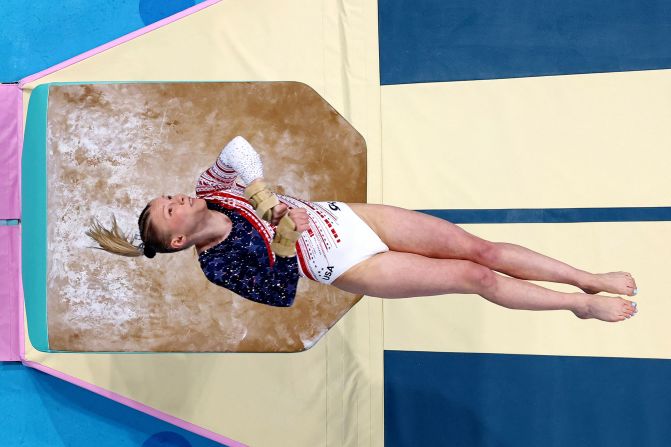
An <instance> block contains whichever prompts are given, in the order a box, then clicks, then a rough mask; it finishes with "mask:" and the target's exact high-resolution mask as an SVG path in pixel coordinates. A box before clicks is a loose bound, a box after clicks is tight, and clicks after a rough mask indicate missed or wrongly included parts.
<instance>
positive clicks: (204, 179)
mask: <svg viewBox="0 0 671 447" xmlns="http://www.w3.org/2000/svg"><path fill="white" fill-rule="evenodd" d="M238 176H239V177H240V179H241V180H242V181H243V182H244V183H245V185H250V184H252V183H253V182H254V181H257V180H262V179H263V162H262V161H261V157H260V156H259V154H258V152H256V151H255V150H254V148H253V147H252V145H251V144H249V142H247V140H245V139H244V138H243V137H241V136H237V137H235V138H233V139H232V140H231V141H230V142H229V143H228V144H227V145H226V146H224V149H222V151H221V153H220V154H219V156H218V157H217V160H216V161H215V162H214V164H213V165H212V166H211V167H210V168H209V169H208V170H207V171H205V172H203V173H202V174H200V177H199V178H198V183H197V184H196V192H197V193H198V194H199V195H200V194H207V193H209V192H212V191H225V190H227V189H230V188H231V187H233V186H234V185H235V179H236V178H237V177H238Z"/></svg>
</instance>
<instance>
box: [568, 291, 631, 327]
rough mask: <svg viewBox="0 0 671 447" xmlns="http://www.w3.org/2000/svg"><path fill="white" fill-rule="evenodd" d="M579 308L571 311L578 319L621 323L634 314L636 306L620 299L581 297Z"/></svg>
mask: <svg viewBox="0 0 671 447" xmlns="http://www.w3.org/2000/svg"><path fill="white" fill-rule="evenodd" d="M577 295H580V296H581V297H582V298H583V299H582V300H581V301H582V302H581V306H580V307H579V308H578V309H575V310H573V313H574V314H575V315H576V317H578V318H583V319H586V318H596V319H598V320H602V321H622V320H624V319H626V318H630V317H633V316H634V314H636V312H637V309H636V304H635V303H632V302H631V301H628V300H625V299H624V298H620V297H609V296H602V295H583V294H582V293H578V294H577Z"/></svg>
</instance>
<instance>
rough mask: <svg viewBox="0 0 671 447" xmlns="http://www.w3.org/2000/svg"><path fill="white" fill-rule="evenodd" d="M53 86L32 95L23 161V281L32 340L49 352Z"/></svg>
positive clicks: (36, 345)
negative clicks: (49, 154)
mask: <svg viewBox="0 0 671 447" xmlns="http://www.w3.org/2000/svg"><path fill="white" fill-rule="evenodd" d="M48 101H49V84H43V85H39V86H37V87H36V88H35V89H34V90H33V91H32V93H31V95H30V101H29V103H28V114H27V117H26V126H25V133H24V139H23V154H22V157H21V192H22V193H21V215H22V218H21V226H22V237H21V253H22V256H21V258H22V261H21V277H22V280H23V299H24V303H25V306H26V317H27V319H28V338H29V340H30V343H31V344H32V345H33V347H35V349H37V350H38V351H44V352H48V351H49V335H48V326H47V163H46V161H47V148H46V145H47V106H48Z"/></svg>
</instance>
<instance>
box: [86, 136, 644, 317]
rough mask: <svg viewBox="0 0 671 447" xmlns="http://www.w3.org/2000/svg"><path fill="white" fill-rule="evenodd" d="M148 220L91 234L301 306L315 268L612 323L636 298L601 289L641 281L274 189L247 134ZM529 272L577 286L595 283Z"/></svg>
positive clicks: (429, 221)
mask: <svg viewBox="0 0 671 447" xmlns="http://www.w3.org/2000/svg"><path fill="white" fill-rule="evenodd" d="M238 178H239V179H241V180H242V182H244V184H243V183H240V182H237V181H236V179H238ZM138 226H139V229H140V237H141V239H142V243H141V244H140V245H139V246H136V245H134V244H133V243H132V242H133V239H132V238H129V237H127V236H126V235H125V234H124V232H123V231H121V229H120V228H119V227H118V225H117V223H116V220H115V219H114V218H113V219H112V227H111V228H109V229H107V228H104V227H103V226H101V225H100V223H99V222H94V223H93V224H92V227H91V229H90V230H89V231H87V234H88V235H89V236H90V237H92V238H93V239H94V240H96V242H98V244H99V245H100V247H101V248H102V249H104V250H107V251H109V252H112V253H115V254H119V255H124V256H142V255H145V256H147V257H148V258H152V257H154V256H155V255H156V253H169V252H175V251H179V250H184V249H186V248H188V247H191V246H194V247H195V248H196V251H197V252H198V260H199V262H200V265H201V268H202V270H203V272H204V274H205V276H206V277H207V278H208V279H209V280H210V281H212V282H213V283H215V284H217V285H220V286H223V287H225V288H227V289H229V290H231V291H233V292H234V293H236V294H238V295H240V296H243V297H245V298H247V299H250V300H253V301H256V302H260V303H264V304H269V305H273V306H290V305H291V304H292V303H293V301H294V298H295V294H296V285H297V283H298V279H299V277H306V278H309V279H311V280H314V281H318V282H320V283H325V284H332V285H333V286H335V287H337V288H339V289H341V290H344V291H347V292H351V293H357V294H364V295H368V296H373V297H383V298H406V297H418V296H428V295H439V294H448V293H462V294H478V295H480V296H482V297H484V298H486V299H487V300H489V301H491V302H493V303H496V304H498V305H500V306H504V307H507V308H511V309H526V310H560V309H563V310H570V311H572V312H573V313H574V314H575V315H576V316H578V317H579V318H597V319H599V320H603V321H612V322H614V321H622V320H624V319H626V318H630V317H632V316H633V315H634V314H635V313H636V312H637V309H636V303H635V302H632V301H629V300H626V299H623V298H621V297H610V296H602V295H597V293H598V292H608V293H612V294H620V295H627V296H633V295H636V293H637V288H636V282H635V281H634V279H633V278H632V276H631V275H630V274H629V273H626V272H611V273H601V274H593V273H588V272H586V271H583V270H579V269H576V268H574V267H571V266H570V265H567V264H565V263H563V262H560V261H557V260H555V259H552V258H549V257H547V256H544V255H541V254H539V253H536V252H533V251H531V250H529V249H527V248H524V247H521V246H519V245H514V244H509V243H502V242H489V241H486V240H483V239H481V238H478V237H476V236H473V235H471V234H469V233H468V232H466V231H464V230H463V229H461V228H459V227H458V226H456V225H454V224H452V223H449V222H447V221H444V220H442V219H439V218H436V217H432V216H428V215H425V214H423V213H419V212H415V211H409V210H406V209H402V208H397V207H394V206H387V205H373V204H362V203H349V204H347V203H342V202H309V201H304V200H299V199H296V198H293V197H289V196H284V195H279V194H278V195H275V194H273V193H272V192H271V191H270V189H269V188H268V186H267V185H266V184H265V182H264V181H263V167H262V163H261V159H260V157H259V155H258V153H257V152H256V151H255V150H254V149H253V148H252V147H251V145H250V144H249V143H248V142H247V141H246V140H245V139H244V138H242V137H236V138H234V139H233V140H232V141H231V142H229V143H228V144H227V145H226V146H225V147H224V149H223V150H222V152H221V154H220V155H219V157H218V158H217V160H216V162H215V163H214V165H212V167H210V168H209V169H208V170H207V171H205V172H203V173H202V174H201V175H200V177H199V179H198V183H197V185H196V197H189V196H186V195H183V194H179V195H174V196H171V195H168V196H161V197H157V198H155V199H153V200H151V201H150V202H149V204H148V205H147V206H146V207H145V209H144V210H143V211H142V213H141V214H140V217H139V219H138ZM496 272H501V273H504V274H505V275H508V276H503V275H500V274H498V273H496ZM525 280H538V281H551V282H558V283H565V284H571V285H574V286H576V287H578V288H580V289H582V291H583V292H584V293H580V292H575V293H562V292H557V291H553V290H549V289H546V288H543V287H540V286H538V285H536V284H533V283H530V282H527V281H525Z"/></svg>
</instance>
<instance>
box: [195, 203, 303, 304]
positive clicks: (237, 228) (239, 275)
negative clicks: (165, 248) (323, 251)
mask: <svg viewBox="0 0 671 447" xmlns="http://www.w3.org/2000/svg"><path fill="white" fill-rule="evenodd" d="M229 217H230V218H231V220H232V222H233V228H232V230H231V234H230V235H229V237H228V238H227V239H225V240H224V241H223V242H221V243H220V244H218V245H216V246H214V247H212V248H210V249H208V250H206V251H204V252H203V253H201V254H200V255H199V257H198V259H199V262H200V267H201V269H202V270H203V273H204V274H205V277H206V278H207V279H208V280H210V281H211V282H213V283H214V284H217V285H218V286H222V287H225V288H226V289H228V290H230V291H231V292H234V293H236V294H238V295H240V296H242V297H244V298H247V299H249V300H252V301H256V302H257V303H263V304H268V305H271V306H279V307H288V306H291V305H292V304H293V302H294V298H295V297H296V287H297V284H298V278H299V273H298V261H297V259H296V257H295V256H293V257H288V258H282V257H277V258H275V262H273V263H272V265H271V262H270V258H269V253H268V248H267V246H266V244H265V243H264V242H263V238H262V237H261V236H260V235H259V233H258V232H257V231H255V230H254V229H253V227H252V225H251V224H250V223H249V222H248V221H247V220H245V219H244V218H242V217H241V216H240V215H239V214H238V213H232V212H229Z"/></svg>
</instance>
